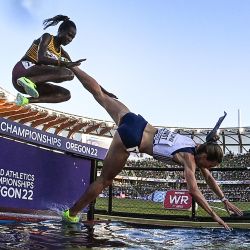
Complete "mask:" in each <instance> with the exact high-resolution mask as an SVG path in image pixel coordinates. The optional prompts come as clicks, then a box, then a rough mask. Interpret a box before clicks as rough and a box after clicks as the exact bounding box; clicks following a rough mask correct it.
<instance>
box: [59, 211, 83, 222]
mask: <svg viewBox="0 0 250 250" xmlns="http://www.w3.org/2000/svg"><path fill="white" fill-rule="evenodd" d="M62 220H63V221H65V222H68V223H78V222H79V221H80V217H78V216H70V215H69V210H65V211H63V213H62Z"/></svg>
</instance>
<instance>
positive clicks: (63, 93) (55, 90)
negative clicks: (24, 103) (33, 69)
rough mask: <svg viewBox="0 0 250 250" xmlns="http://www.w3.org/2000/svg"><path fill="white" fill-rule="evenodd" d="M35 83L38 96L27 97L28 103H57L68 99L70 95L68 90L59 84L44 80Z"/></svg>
mask: <svg viewBox="0 0 250 250" xmlns="http://www.w3.org/2000/svg"><path fill="white" fill-rule="evenodd" d="M36 85H37V91H38V93H39V97H38V98H34V97H29V98H28V99H29V102H30V103H59V102H65V101H68V100H69V99H70V97H71V95H70V91H69V90H67V89H65V88H63V87H61V86H56V85H53V84H51V83H45V82H44V83H38V84H36Z"/></svg>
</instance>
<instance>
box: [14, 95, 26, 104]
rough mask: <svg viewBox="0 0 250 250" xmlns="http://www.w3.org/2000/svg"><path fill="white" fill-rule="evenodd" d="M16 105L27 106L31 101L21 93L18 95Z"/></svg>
mask: <svg viewBox="0 0 250 250" xmlns="http://www.w3.org/2000/svg"><path fill="white" fill-rule="evenodd" d="M15 104H16V105H17V106H25V105H27V104H29V99H28V98H27V97H25V96H23V95H21V94H20V93H18V94H17V96H16V99H15Z"/></svg>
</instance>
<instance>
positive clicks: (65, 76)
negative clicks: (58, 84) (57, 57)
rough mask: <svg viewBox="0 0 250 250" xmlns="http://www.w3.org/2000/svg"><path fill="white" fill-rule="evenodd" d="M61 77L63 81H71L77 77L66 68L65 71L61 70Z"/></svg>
mask: <svg viewBox="0 0 250 250" xmlns="http://www.w3.org/2000/svg"><path fill="white" fill-rule="evenodd" d="M59 75H60V79H61V80H62V81H71V80H73V79H74V76H75V75H74V73H73V72H72V71H71V70H70V69H67V68H64V69H63V70H61V71H60V73H59Z"/></svg>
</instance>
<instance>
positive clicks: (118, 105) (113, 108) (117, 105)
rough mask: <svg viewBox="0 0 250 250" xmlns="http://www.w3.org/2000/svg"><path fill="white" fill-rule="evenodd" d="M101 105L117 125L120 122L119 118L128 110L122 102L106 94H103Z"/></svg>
mask: <svg viewBox="0 0 250 250" xmlns="http://www.w3.org/2000/svg"><path fill="white" fill-rule="evenodd" d="M101 105H102V106H103V107H104V108H105V109H106V111H107V112H108V113H109V115H110V116H111V117H112V119H113V120H114V122H115V123H116V124H117V125H118V124H119V123H120V120H121V118H122V117H123V116H124V115H125V114H126V113H128V112H130V111H129V109H128V108H127V107H126V106H125V105H124V104H123V103H122V102H120V101H119V100H117V99H114V98H111V97H109V96H107V95H103V99H102V103H101Z"/></svg>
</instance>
